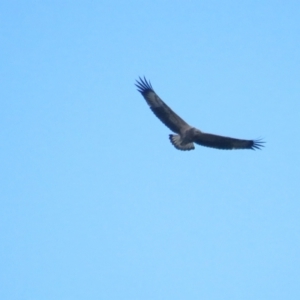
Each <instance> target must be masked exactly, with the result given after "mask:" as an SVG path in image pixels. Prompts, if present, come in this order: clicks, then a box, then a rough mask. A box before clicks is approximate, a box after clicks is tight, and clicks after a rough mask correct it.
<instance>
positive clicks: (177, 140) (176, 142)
mask: <svg viewBox="0 0 300 300" xmlns="http://www.w3.org/2000/svg"><path fill="white" fill-rule="evenodd" d="M169 139H170V141H171V143H172V145H173V146H174V147H175V148H176V149H178V150H183V151H186V150H194V149H195V146H194V143H188V144H183V143H182V140H181V136H180V135H178V134H170V135H169Z"/></svg>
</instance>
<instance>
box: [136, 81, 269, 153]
mask: <svg viewBox="0 0 300 300" xmlns="http://www.w3.org/2000/svg"><path fill="white" fill-rule="evenodd" d="M135 85H136V87H137V89H138V91H139V92H140V93H141V94H142V95H143V97H144V98H145V100H146V102H147V103H148V105H149V106H150V109H151V110H152V111H153V113H154V114H155V115H156V116H157V117H158V118H159V119H160V120H161V121H162V122H163V123H164V124H165V125H166V126H167V127H168V128H169V129H171V130H172V131H173V132H174V133H176V134H170V135H169V138H170V141H171V143H172V144H173V146H174V147H175V148H176V149H178V150H183V151H185V150H193V149H195V146H194V143H196V144H198V145H201V146H206V147H211V148H216V149H223V150H233V149H252V150H255V149H260V148H261V147H263V146H264V145H263V144H264V142H263V141H262V140H261V139H258V140H241V139H235V138H231V137H226V136H220V135H215V134H210V133H205V132H203V131H201V130H199V129H197V128H195V127H192V126H190V125H189V124H188V123H186V122H185V121H184V120H183V119H181V118H180V117H179V116H178V115H177V114H176V113H175V112H174V111H173V110H172V109H171V108H170V107H169V106H168V105H167V104H166V103H164V102H163V101H162V100H161V99H160V98H159V96H158V95H157V94H156V93H155V91H154V89H153V87H152V85H151V82H150V81H147V79H146V78H145V77H144V79H143V78H141V77H139V80H137V81H136V84H135Z"/></svg>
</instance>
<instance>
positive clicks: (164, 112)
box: [135, 77, 190, 133]
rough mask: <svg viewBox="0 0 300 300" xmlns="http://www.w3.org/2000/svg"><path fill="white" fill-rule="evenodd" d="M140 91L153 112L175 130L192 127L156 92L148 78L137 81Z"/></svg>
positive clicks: (176, 131)
mask: <svg viewBox="0 0 300 300" xmlns="http://www.w3.org/2000/svg"><path fill="white" fill-rule="evenodd" d="M135 85H136V86H137V88H138V91H139V92H140V93H141V94H142V95H143V97H144V98H145V100H146V101H147V103H148V105H149V106H150V108H151V110H152V111H153V113H154V114H155V115H156V116H157V117H158V118H159V119H160V120H161V121H162V122H163V123H164V124H165V125H166V126H167V127H169V128H170V129H171V130H172V131H173V132H175V133H180V132H181V131H182V130H183V129H184V128H187V127H190V126H189V125H188V124H187V123H186V122H185V121H184V120H182V119H181V118H180V117H179V116H178V115H177V114H176V113H175V112H174V111H173V110H172V109H171V108H170V107H169V106H168V105H167V104H165V103H164V102H163V101H162V100H161V99H160V98H159V96H158V95H157V94H156V93H155V92H154V90H153V88H152V85H151V83H150V81H147V80H146V78H145V77H144V79H142V78H141V77H140V80H139V81H138V80H137V81H136V84H135Z"/></svg>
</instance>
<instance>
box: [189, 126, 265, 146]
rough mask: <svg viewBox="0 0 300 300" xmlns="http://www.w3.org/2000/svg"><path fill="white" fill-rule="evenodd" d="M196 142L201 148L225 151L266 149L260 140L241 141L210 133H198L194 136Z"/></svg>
mask: <svg viewBox="0 0 300 300" xmlns="http://www.w3.org/2000/svg"><path fill="white" fill-rule="evenodd" d="M194 142H195V143H196V144H198V145H201V146H206V147H211V148H216V149H223V150H233V149H252V150H255V149H260V148H261V147H264V145H263V144H264V142H263V141H262V140H260V139H258V140H240V139H234V138H231V137H226V136H220V135H215V134H210V133H204V132H201V131H199V132H197V134H195V135H194Z"/></svg>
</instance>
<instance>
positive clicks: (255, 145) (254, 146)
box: [251, 139, 266, 150]
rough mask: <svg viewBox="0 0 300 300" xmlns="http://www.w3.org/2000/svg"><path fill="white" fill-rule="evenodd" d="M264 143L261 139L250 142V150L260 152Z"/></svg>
mask: <svg viewBox="0 0 300 300" xmlns="http://www.w3.org/2000/svg"><path fill="white" fill-rule="evenodd" d="M265 143H266V142H265V141H263V139H256V140H253V141H252V145H251V149H252V150H262V148H263V147H265V145H264V144H265Z"/></svg>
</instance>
